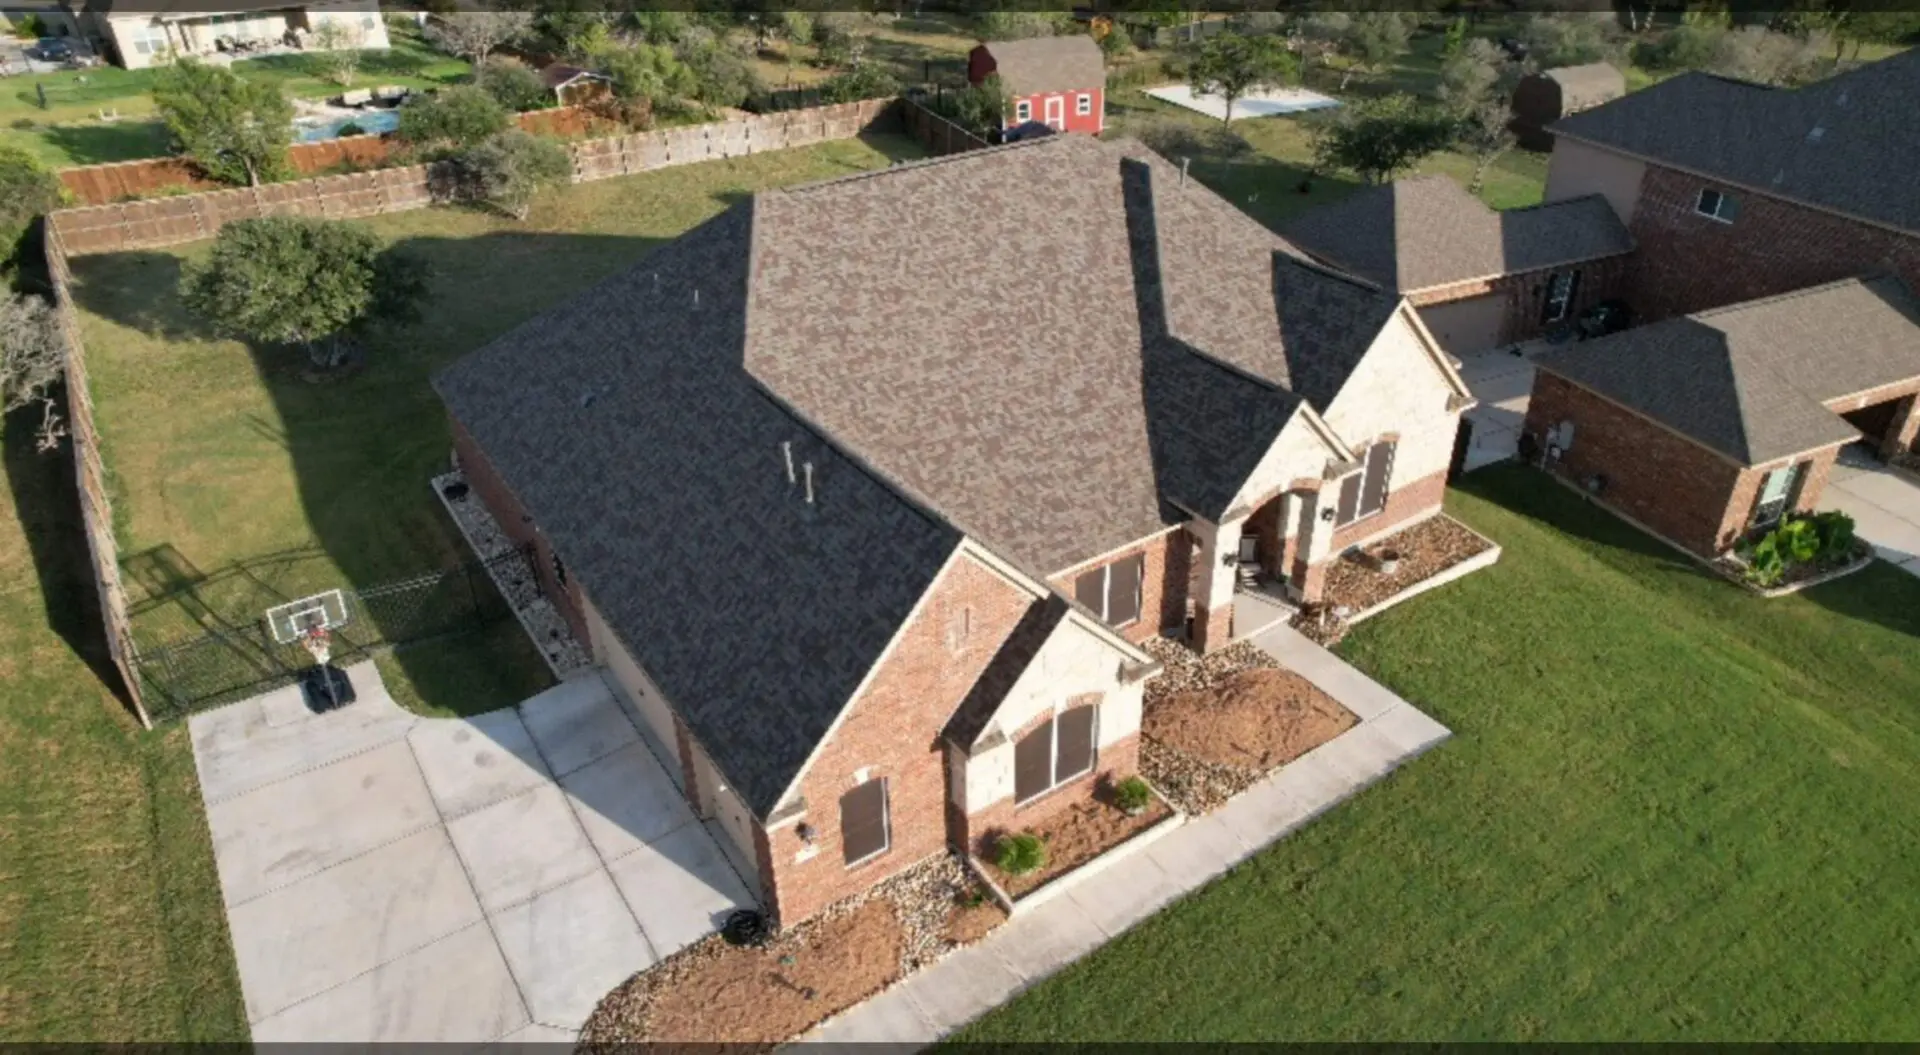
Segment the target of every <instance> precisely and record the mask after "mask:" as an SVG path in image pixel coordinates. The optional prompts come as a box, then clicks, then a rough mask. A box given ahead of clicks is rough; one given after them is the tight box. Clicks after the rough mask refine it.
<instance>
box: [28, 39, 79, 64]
mask: <svg viewBox="0 0 1920 1055" xmlns="http://www.w3.org/2000/svg"><path fill="white" fill-rule="evenodd" d="M33 57H34V58H36V59H39V60H40V61H42V62H66V61H67V60H68V59H71V58H73V45H72V44H69V43H67V42H66V41H64V40H61V39H60V38H59V37H41V38H40V39H39V40H38V41H36V42H35V43H34V45H33Z"/></svg>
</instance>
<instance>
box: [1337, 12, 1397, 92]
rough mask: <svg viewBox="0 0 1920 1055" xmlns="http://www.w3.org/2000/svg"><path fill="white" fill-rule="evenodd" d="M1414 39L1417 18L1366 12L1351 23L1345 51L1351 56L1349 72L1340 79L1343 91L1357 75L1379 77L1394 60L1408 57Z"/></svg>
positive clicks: (1348, 63)
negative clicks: (1414, 23) (1364, 74)
mask: <svg viewBox="0 0 1920 1055" xmlns="http://www.w3.org/2000/svg"><path fill="white" fill-rule="evenodd" d="M1412 37H1413V18H1412V17H1411V16H1409V15H1407V14H1404V13H1402V12H1399V11H1363V12H1361V13H1360V14H1357V15H1354V16H1353V17H1352V18H1351V19H1349V20H1348V23H1347V33H1346V36H1345V37H1344V38H1343V40H1342V42H1341V50H1342V51H1343V52H1345V54H1346V56H1347V71H1346V73H1345V75H1343V76H1342V77H1341V78H1340V89H1341V90H1342V91H1345V90H1346V87H1347V82H1349V81H1351V80H1352V79H1353V75H1354V74H1355V73H1366V74H1367V75H1369V76H1379V75H1380V74H1381V73H1383V72H1384V71H1385V70H1386V68H1387V65H1388V64H1389V63H1391V62H1393V60H1395V59H1397V58H1399V57H1400V56H1402V55H1405V54H1406V53H1407V47H1408V42H1409V41H1410V40H1411V39H1412Z"/></svg>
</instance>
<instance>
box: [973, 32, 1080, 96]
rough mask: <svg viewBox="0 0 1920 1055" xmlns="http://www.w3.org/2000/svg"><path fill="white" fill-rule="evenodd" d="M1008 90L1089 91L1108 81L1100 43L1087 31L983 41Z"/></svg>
mask: <svg viewBox="0 0 1920 1055" xmlns="http://www.w3.org/2000/svg"><path fill="white" fill-rule="evenodd" d="M980 47H981V48H984V49H985V50H986V52H987V54H988V55H991V56H993V65H994V69H995V71H996V72H998V73H999V74H1000V80H1001V82H1002V83H1003V84H1005V85H1006V88H1007V91H1009V92H1012V93H1013V94H1014V95H1038V94H1040V93H1042V92H1071V91H1089V90H1092V89H1094V88H1104V87H1106V84H1107V64H1106V59H1105V58H1104V57H1102V56H1101V54H1100V45H1099V44H1096V43H1094V40H1093V38H1092V37H1090V36H1088V35H1086V34H1084V33H1075V34H1071V35H1069V36H1062V37H1034V38H1032V39H1031V40H990V41H987V42H986V43H984V44H981V45H980Z"/></svg>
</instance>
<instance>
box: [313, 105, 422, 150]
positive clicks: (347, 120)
mask: <svg viewBox="0 0 1920 1055" xmlns="http://www.w3.org/2000/svg"><path fill="white" fill-rule="evenodd" d="M348 125H353V126H354V127H356V128H358V129H360V131H361V132H364V133H366V134H368V135H373V134H375V133H379V132H391V131H393V130H394V129H396V128H399V127H400V111H398V110H368V111H367V112H365V113H359V114H354V115H353V116H352V117H336V118H334V119H332V120H330V121H322V122H320V123H319V124H302V123H300V122H295V123H294V126H293V141H294V142H296V143H317V142H319V141H320V140H322V139H338V138H340V130H341V129H342V128H345V127H347V126H348Z"/></svg>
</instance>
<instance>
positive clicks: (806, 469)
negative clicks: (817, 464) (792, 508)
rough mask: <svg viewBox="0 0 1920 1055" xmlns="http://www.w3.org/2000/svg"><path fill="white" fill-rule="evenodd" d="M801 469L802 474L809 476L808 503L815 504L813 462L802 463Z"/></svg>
mask: <svg viewBox="0 0 1920 1055" xmlns="http://www.w3.org/2000/svg"><path fill="white" fill-rule="evenodd" d="M800 470H801V473H802V475H804V476H805V477H806V478H807V504H808V505H812V504H813V463H812V462H807V463H806V464H805V465H802V466H801V467H800Z"/></svg>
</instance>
